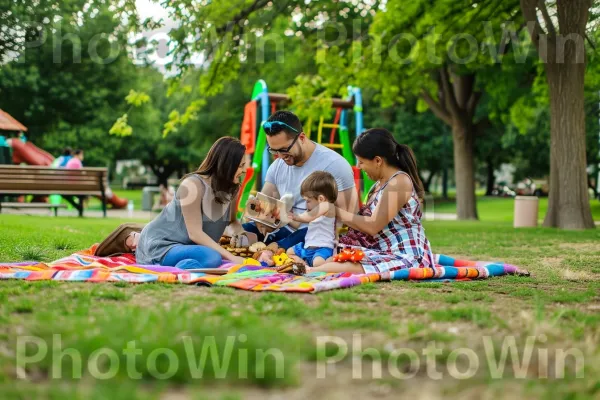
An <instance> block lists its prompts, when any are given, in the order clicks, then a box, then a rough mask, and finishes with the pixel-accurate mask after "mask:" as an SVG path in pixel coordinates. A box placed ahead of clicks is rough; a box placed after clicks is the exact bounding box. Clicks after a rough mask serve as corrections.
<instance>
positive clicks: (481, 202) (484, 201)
mask: <svg viewBox="0 0 600 400" xmlns="http://www.w3.org/2000/svg"><path fill="white" fill-rule="evenodd" d="M590 205H591V207H592V215H593V217H594V221H600V201H598V200H591V201H590ZM514 207H515V200H514V199H513V198H506V197H486V196H478V197H477V212H478V213H479V219H480V220H481V221H484V222H487V221H490V222H492V221H493V222H500V221H503V222H511V221H512V220H513V215H514ZM546 210H548V198H547V197H541V198H540V199H539V212H538V217H539V218H538V220H540V221H541V220H543V219H544V216H545V215H546ZM428 211H433V212H436V213H451V214H454V213H456V203H455V201H454V200H453V199H452V200H442V199H439V198H436V199H434V200H433V207H432V208H429V209H428Z"/></svg>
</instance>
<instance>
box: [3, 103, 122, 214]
mask: <svg viewBox="0 0 600 400" xmlns="http://www.w3.org/2000/svg"><path fill="white" fill-rule="evenodd" d="M3 130H6V131H10V132H20V137H18V138H13V139H7V140H6V139H5V137H4V136H0V144H3V145H4V146H7V147H8V148H10V149H11V150H12V162H13V164H16V165H19V164H27V165H36V166H51V165H52V163H53V162H54V156H52V154H50V153H48V152H47V151H44V150H42V149H40V148H39V147H37V146H36V145H34V144H33V143H31V142H30V141H28V140H26V139H25V137H24V135H23V132H27V127H25V126H24V125H23V124H21V123H20V122H18V121H17V120H16V119H14V118H13V117H12V116H10V115H9V114H8V113H6V112H5V111H2V110H0V131H3ZM106 192H107V193H106V202H107V203H108V204H110V205H111V206H112V207H113V208H115V209H121V208H125V207H127V203H128V200H127V199H123V198H120V197H118V196H116V195H115V194H113V193H112V192H111V191H110V190H107V191H106ZM53 196H55V195H53ZM51 197H52V196H51ZM51 200H52V199H51Z"/></svg>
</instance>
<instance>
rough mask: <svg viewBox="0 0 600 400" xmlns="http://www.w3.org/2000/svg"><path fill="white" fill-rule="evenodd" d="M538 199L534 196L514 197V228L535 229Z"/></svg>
mask: <svg viewBox="0 0 600 400" xmlns="http://www.w3.org/2000/svg"><path fill="white" fill-rule="evenodd" d="M538 209H539V199H538V198H537V197H536V196H516V197H515V215H514V220H513V226H514V227H515V228H535V227H537V225H538Z"/></svg>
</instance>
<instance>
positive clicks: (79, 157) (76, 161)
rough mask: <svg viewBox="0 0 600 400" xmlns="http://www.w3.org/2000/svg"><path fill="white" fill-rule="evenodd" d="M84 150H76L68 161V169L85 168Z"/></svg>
mask: <svg viewBox="0 0 600 400" xmlns="http://www.w3.org/2000/svg"><path fill="white" fill-rule="evenodd" d="M82 161H83V150H75V153H73V157H71V159H70V160H69V162H67V165H66V166H65V168H68V169H80V168H83V163H82Z"/></svg>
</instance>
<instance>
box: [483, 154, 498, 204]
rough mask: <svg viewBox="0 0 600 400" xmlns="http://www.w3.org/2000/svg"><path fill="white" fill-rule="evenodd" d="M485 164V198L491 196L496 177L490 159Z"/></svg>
mask: <svg viewBox="0 0 600 400" xmlns="http://www.w3.org/2000/svg"><path fill="white" fill-rule="evenodd" d="M486 164H487V188H486V190H485V195H486V196H491V195H492V192H493V191H494V185H495V184H496V176H495V175H494V163H493V162H492V159H491V158H488V159H487V161H486Z"/></svg>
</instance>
